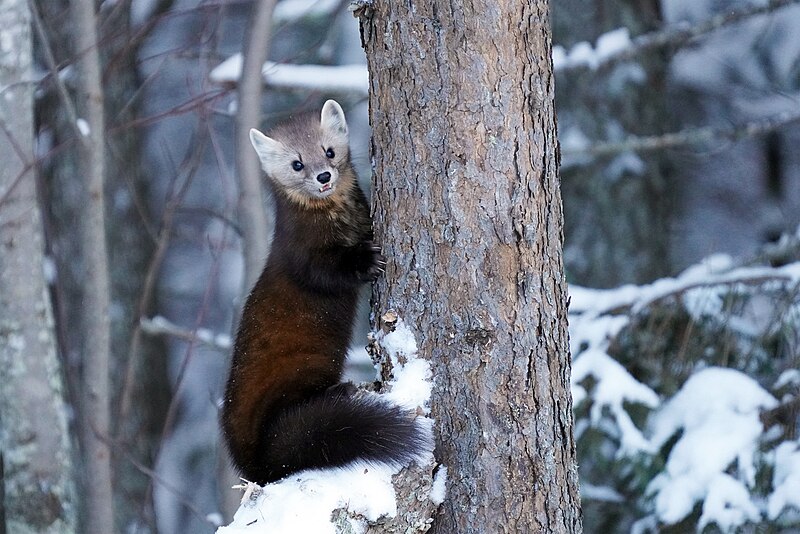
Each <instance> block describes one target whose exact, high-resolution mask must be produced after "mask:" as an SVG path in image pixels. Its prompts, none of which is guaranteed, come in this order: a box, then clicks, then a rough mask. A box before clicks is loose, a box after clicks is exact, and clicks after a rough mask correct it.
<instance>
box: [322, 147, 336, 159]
mask: <svg viewBox="0 0 800 534" xmlns="http://www.w3.org/2000/svg"><path fill="white" fill-rule="evenodd" d="M325 155H326V156H327V157H329V158H330V159H333V158H335V157H336V152H334V151H333V149H332V148H329V149H328V150H326V151H325Z"/></svg>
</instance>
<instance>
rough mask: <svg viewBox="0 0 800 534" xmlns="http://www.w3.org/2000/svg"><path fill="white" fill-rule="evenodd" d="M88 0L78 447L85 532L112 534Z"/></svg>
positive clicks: (83, 9) (82, 88) (102, 240)
mask: <svg viewBox="0 0 800 534" xmlns="http://www.w3.org/2000/svg"><path fill="white" fill-rule="evenodd" d="M95 19H96V15H95V7H94V1H93V0H77V1H75V2H74V3H73V4H72V23H73V26H74V28H75V33H74V35H75V48H76V51H77V54H78V58H79V59H78V61H77V62H76V64H77V66H78V72H79V78H78V79H79V89H78V91H77V96H78V105H77V106H76V107H77V109H78V112H79V113H80V114H81V117H82V118H81V119H79V120H84V121H85V127H84V128H81V134H82V136H81V137H80V138H79V139H78V143H77V144H78V147H79V153H80V165H79V168H80V174H81V177H80V180H81V182H82V185H83V187H84V190H83V198H84V200H85V202H86V209H85V212H84V214H83V217H82V219H81V221H80V224H79V226H80V232H81V248H82V251H83V260H84V266H85V269H86V271H85V279H84V285H83V299H82V307H81V311H82V317H81V319H82V321H83V334H84V338H83V342H84V343H83V351H82V354H83V357H82V360H81V365H82V373H81V383H80V387H81V425H80V426H81V428H80V431H81V438H82V440H81V445H82V447H83V461H84V473H85V476H86V479H85V480H86V497H85V506H86V532H87V533H89V534H110V533H113V532H115V529H114V516H113V504H112V490H111V488H112V486H111V450H110V446H109V442H108V440H109V439H110V432H109V430H110V426H109V423H110V408H111V407H110V402H109V381H110V375H109V371H110V368H109V367H110V343H111V341H110V335H111V322H110V315H109V313H110V311H111V310H110V307H109V305H110V302H109V301H110V284H109V273H108V254H107V252H106V231H105V201H104V187H103V185H104V176H105V118H104V111H103V90H102V84H101V80H100V55H99V51H98V40H97V28H96V24H95Z"/></svg>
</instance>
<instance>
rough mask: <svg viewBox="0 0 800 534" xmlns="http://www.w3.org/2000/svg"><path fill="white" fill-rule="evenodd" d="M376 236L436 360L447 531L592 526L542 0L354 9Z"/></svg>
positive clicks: (440, 528) (397, 290)
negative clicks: (583, 513)
mask: <svg viewBox="0 0 800 534" xmlns="http://www.w3.org/2000/svg"><path fill="white" fill-rule="evenodd" d="M358 13H359V14H360V16H361V33H362V41H363V44H364V47H365V49H366V53H367V60H368V64H369V71H370V77H371V81H370V84H371V91H370V119H371V123H372V127H373V142H372V154H373V158H374V161H373V164H374V168H375V191H374V195H373V199H374V200H373V202H374V217H375V233H376V240H377V242H378V243H380V244H381V245H382V246H383V250H384V254H385V255H386V256H387V257H388V259H389V264H388V266H387V271H386V276H385V278H382V279H381V280H380V281H379V283H378V284H377V286H376V293H375V301H374V311H375V312H376V315H377V316H380V314H381V313H383V312H384V311H386V310H387V309H389V308H392V309H395V310H396V311H397V312H398V313H399V314H400V315H401V316H402V317H404V318H405V319H406V321H407V322H408V323H409V324H410V326H411V327H412V329H413V330H414V331H415V332H414V333H415V335H416V336H417V339H418V341H419V344H420V353H421V354H423V355H427V356H428V357H430V358H431V361H432V365H433V369H434V380H435V386H434V391H433V400H432V406H433V412H434V415H435V417H436V420H437V434H438V435H437V459H438V460H439V461H441V462H443V463H444V464H445V465H446V466H447V467H448V494H447V499H446V500H445V502H444V504H443V505H442V510H441V513H440V515H439V516H438V517H437V518H436V521H435V526H434V529H435V530H436V531H437V532H442V533H445V532H447V533H449V532H459V533H461V534H467V533H472V532H580V530H581V520H580V506H579V497H578V484H577V474H576V466H575V444H574V441H573V435H572V403H571V399H570V395H569V390H568V383H569V370H570V363H569V354H568V344H567V322H566V314H567V297H566V286H565V280H564V269H563V264H562V255H561V247H562V235H563V230H562V228H563V221H562V209H561V198H560V193H559V182H558V149H557V141H556V124H555V114H554V108H553V93H554V88H553V74H552V65H551V59H550V53H551V41H550V29H549V14H548V5H547V2H546V1H537V2H530V3H527V2H526V3H518V2H510V1H508V0H501V1H499V2H495V1H483V2H481V1H471V2H465V3H463V4H462V3H451V2H444V1H441V0H436V1H433V2H427V3H426V2H422V3H414V4H413V5H412V4H408V3H402V2H388V1H385V0H383V1H380V0H377V1H375V2H371V3H368V4H364V5H362V6H361V7H360V9H359V10H358Z"/></svg>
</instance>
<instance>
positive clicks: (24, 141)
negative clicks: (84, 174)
mask: <svg viewBox="0 0 800 534" xmlns="http://www.w3.org/2000/svg"><path fill="white" fill-rule="evenodd" d="M30 23H31V19H30V11H29V9H28V4H27V2H26V1H25V0H0V28H3V30H2V31H3V32H4V36H5V38H6V39H7V41H4V42H3V47H2V49H0V87H2V88H3V89H2V96H3V98H0V126H2V131H0V138H2V141H0V161H2V162H3V165H2V166H0V384H1V385H0V423H2V427H1V428H2V430H0V456H2V465H1V466H0V475H2V476H0V479H2V485H3V491H2V492H0V495H2V497H3V498H2V502H0V510H2V512H1V513H0V531H2V532H9V533H11V532H13V533H19V534H27V533H31V534H32V533H65V534H70V533H72V532H75V495H74V489H73V480H72V477H73V474H74V471H73V464H72V456H71V447H70V440H69V434H68V431H67V417H66V409H65V406H64V399H63V397H62V376H61V371H60V366H59V362H58V358H57V356H56V344H55V336H54V331H53V318H52V312H51V308H50V301H49V298H48V294H47V288H46V283H45V279H44V271H43V262H44V258H43V251H44V248H43V247H44V245H43V242H44V238H43V234H42V226H41V219H40V214H39V208H38V206H37V197H36V188H35V180H34V172H33V162H34V156H33V84H32V83H31V81H30V80H31V79H32V76H33V73H32V69H31V33H30V27H31V24H30ZM3 516H4V517H3Z"/></svg>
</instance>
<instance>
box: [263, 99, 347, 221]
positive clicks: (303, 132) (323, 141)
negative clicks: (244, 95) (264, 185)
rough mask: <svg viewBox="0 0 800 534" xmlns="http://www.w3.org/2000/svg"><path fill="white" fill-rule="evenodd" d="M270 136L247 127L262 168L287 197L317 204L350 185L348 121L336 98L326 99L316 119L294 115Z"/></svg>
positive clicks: (304, 202)
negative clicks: (294, 116)
mask: <svg viewBox="0 0 800 534" xmlns="http://www.w3.org/2000/svg"><path fill="white" fill-rule="evenodd" d="M270 136H271V137H267V136H266V135H264V134H262V133H261V132H259V131H258V130H256V129H252V130H250V142H252V143H253V148H255V149H256V153H257V154H258V158H259V159H260V160H261V167H262V168H263V169H264V172H266V173H267V176H268V177H269V178H270V180H271V181H272V182H273V184H275V186H276V187H278V188H279V189H280V190H282V191H284V192H285V193H286V194H287V196H288V197H289V198H290V199H291V200H293V201H295V202H298V203H300V204H303V205H306V204H317V203H318V201H321V200H323V199H328V198H330V199H334V198H335V197H336V196H339V195H340V194H341V193H342V192H344V190H346V189H347V188H349V187H350V186H352V185H353V183H354V178H355V177H354V176H353V174H352V167H351V165H350V149H349V147H348V134H347V121H345V118H344V111H342V108H341V106H340V105H339V104H338V103H337V102H336V101H334V100H328V101H327V102H325V105H324V106H322V114H321V117H320V119H319V120H317V118H316V117H315V116H303V117H299V118H297V119H295V120H292V121H290V122H287V123H285V124H283V125H280V126H277V127H276V128H275V129H273V130H272V131H270ZM337 193H339V195H337Z"/></svg>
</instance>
